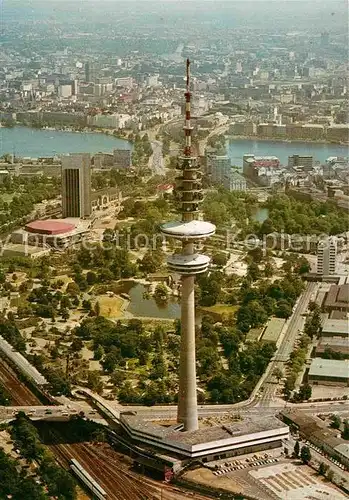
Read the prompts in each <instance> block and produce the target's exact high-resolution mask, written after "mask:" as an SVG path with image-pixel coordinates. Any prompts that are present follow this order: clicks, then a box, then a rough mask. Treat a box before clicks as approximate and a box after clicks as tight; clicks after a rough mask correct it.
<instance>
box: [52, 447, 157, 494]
mask: <svg viewBox="0 0 349 500" xmlns="http://www.w3.org/2000/svg"><path fill="white" fill-rule="evenodd" d="M50 449H51V451H52V452H53V454H54V455H55V456H56V458H57V459H58V461H59V462H60V463H61V465H63V466H65V467H66V468H68V466H69V462H70V460H71V459H72V458H75V459H76V460H78V461H79V462H80V464H81V465H82V466H83V467H84V469H85V470H86V471H87V472H88V473H89V474H90V475H91V476H92V477H93V479H95V481H96V482H97V483H98V484H99V485H100V486H101V487H102V488H103V489H104V490H105V491H106V493H107V495H108V497H107V498H108V500H109V499H110V500H153V499H156V498H157V497H156V496H154V495H153V494H151V493H149V491H148V488H147V486H146V485H141V486H140V485H138V484H135V481H134V478H133V477H131V478H130V477H128V476H127V475H126V474H125V473H124V472H125V471H122V473H120V472H119V471H118V470H117V469H116V467H114V466H113V465H111V464H110V462H109V461H108V460H107V459H106V457H105V456H102V457H101V456H100V454H98V453H96V451H95V449H92V447H91V446H89V445H87V444H84V443H77V444H54V445H50Z"/></svg>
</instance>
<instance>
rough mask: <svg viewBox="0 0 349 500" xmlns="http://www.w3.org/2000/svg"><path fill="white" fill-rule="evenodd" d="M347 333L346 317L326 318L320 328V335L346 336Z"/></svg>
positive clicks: (347, 323)
mask: <svg viewBox="0 0 349 500" xmlns="http://www.w3.org/2000/svg"><path fill="white" fill-rule="evenodd" d="M348 333H349V320H348V319H333V318H326V319H325V320H324V322H323V325H322V328H321V336H322V337H347V336H348Z"/></svg>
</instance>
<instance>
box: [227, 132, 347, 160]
mask: <svg viewBox="0 0 349 500" xmlns="http://www.w3.org/2000/svg"><path fill="white" fill-rule="evenodd" d="M249 153H252V154H255V155H257V156H277V157H278V158H279V159H280V161H281V164H282V165H287V163H288V156H290V155H294V154H299V155H312V156H313V157H314V159H315V160H317V161H320V162H321V163H324V162H325V160H327V158H328V157H329V156H348V155H349V151H348V147H347V146H340V145H336V144H320V143H311V142H286V141H283V142H281V141H254V140H251V139H236V140H235V139H231V140H230V141H229V145H228V154H229V157H230V159H231V163H232V165H236V166H238V167H242V158H243V156H244V155H245V154H249Z"/></svg>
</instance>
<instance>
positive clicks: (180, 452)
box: [120, 412, 289, 461]
mask: <svg viewBox="0 0 349 500" xmlns="http://www.w3.org/2000/svg"><path fill="white" fill-rule="evenodd" d="M120 424H121V426H122V428H123V429H124V431H125V432H126V433H127V435H128V436H129V438H131V439H132V441H134V442H137V441H138V442H141V443H146V444H148V445H152V446H154V447H155V448H157V449H159V450H167V452H168V453H171V454H175V455H176V456H177V457H181V458H182V459H189V458H192V459H193V458H201V459H202V460H204V461H210V460H219V459H221V458H226V457H228V456H236V455H243V454H245V453H251V452H254V451H260V450H265V449H269V448H277V447H280V446H282V440H284V439H288V437H289V429H288V427H287V426H286V425H285V424H284V423H283V422H281V421H280V420H279V419H277V418H275V417H265V418H263V419H260V418H251V417H249V418H246V419H244V420H243V421H239V422H236V423H232V424H227V425H217V426H215V427H204V428H201V429H199V430H197V431H190V432H189V431H187V432H183V431H181V428H182V425H181V424H176V425H175V426H171V427H164V426H161V425H157V424H155V423H153V422H150V421H146V420H145V419H144V418H142V417H139V416H137V414H135V413H133V414H132V413H131V412H124V413H120Z"/></svg>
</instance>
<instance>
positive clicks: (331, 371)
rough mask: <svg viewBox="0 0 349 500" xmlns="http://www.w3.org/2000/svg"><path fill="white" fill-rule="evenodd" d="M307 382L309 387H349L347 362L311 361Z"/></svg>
mask: <svg viewBox="0 0 349 500" xmlns="http://www.w3.org/2000/svg"><path fill="white" fill-rule="evenodd" d="M308 382H309V384H311V385H336V386H345V385H349V361H348V360H347V359H345V360H337V359H322V358H315V359H313V361H312V363H311V365H310V369H309V373H308Z"/></svg>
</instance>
